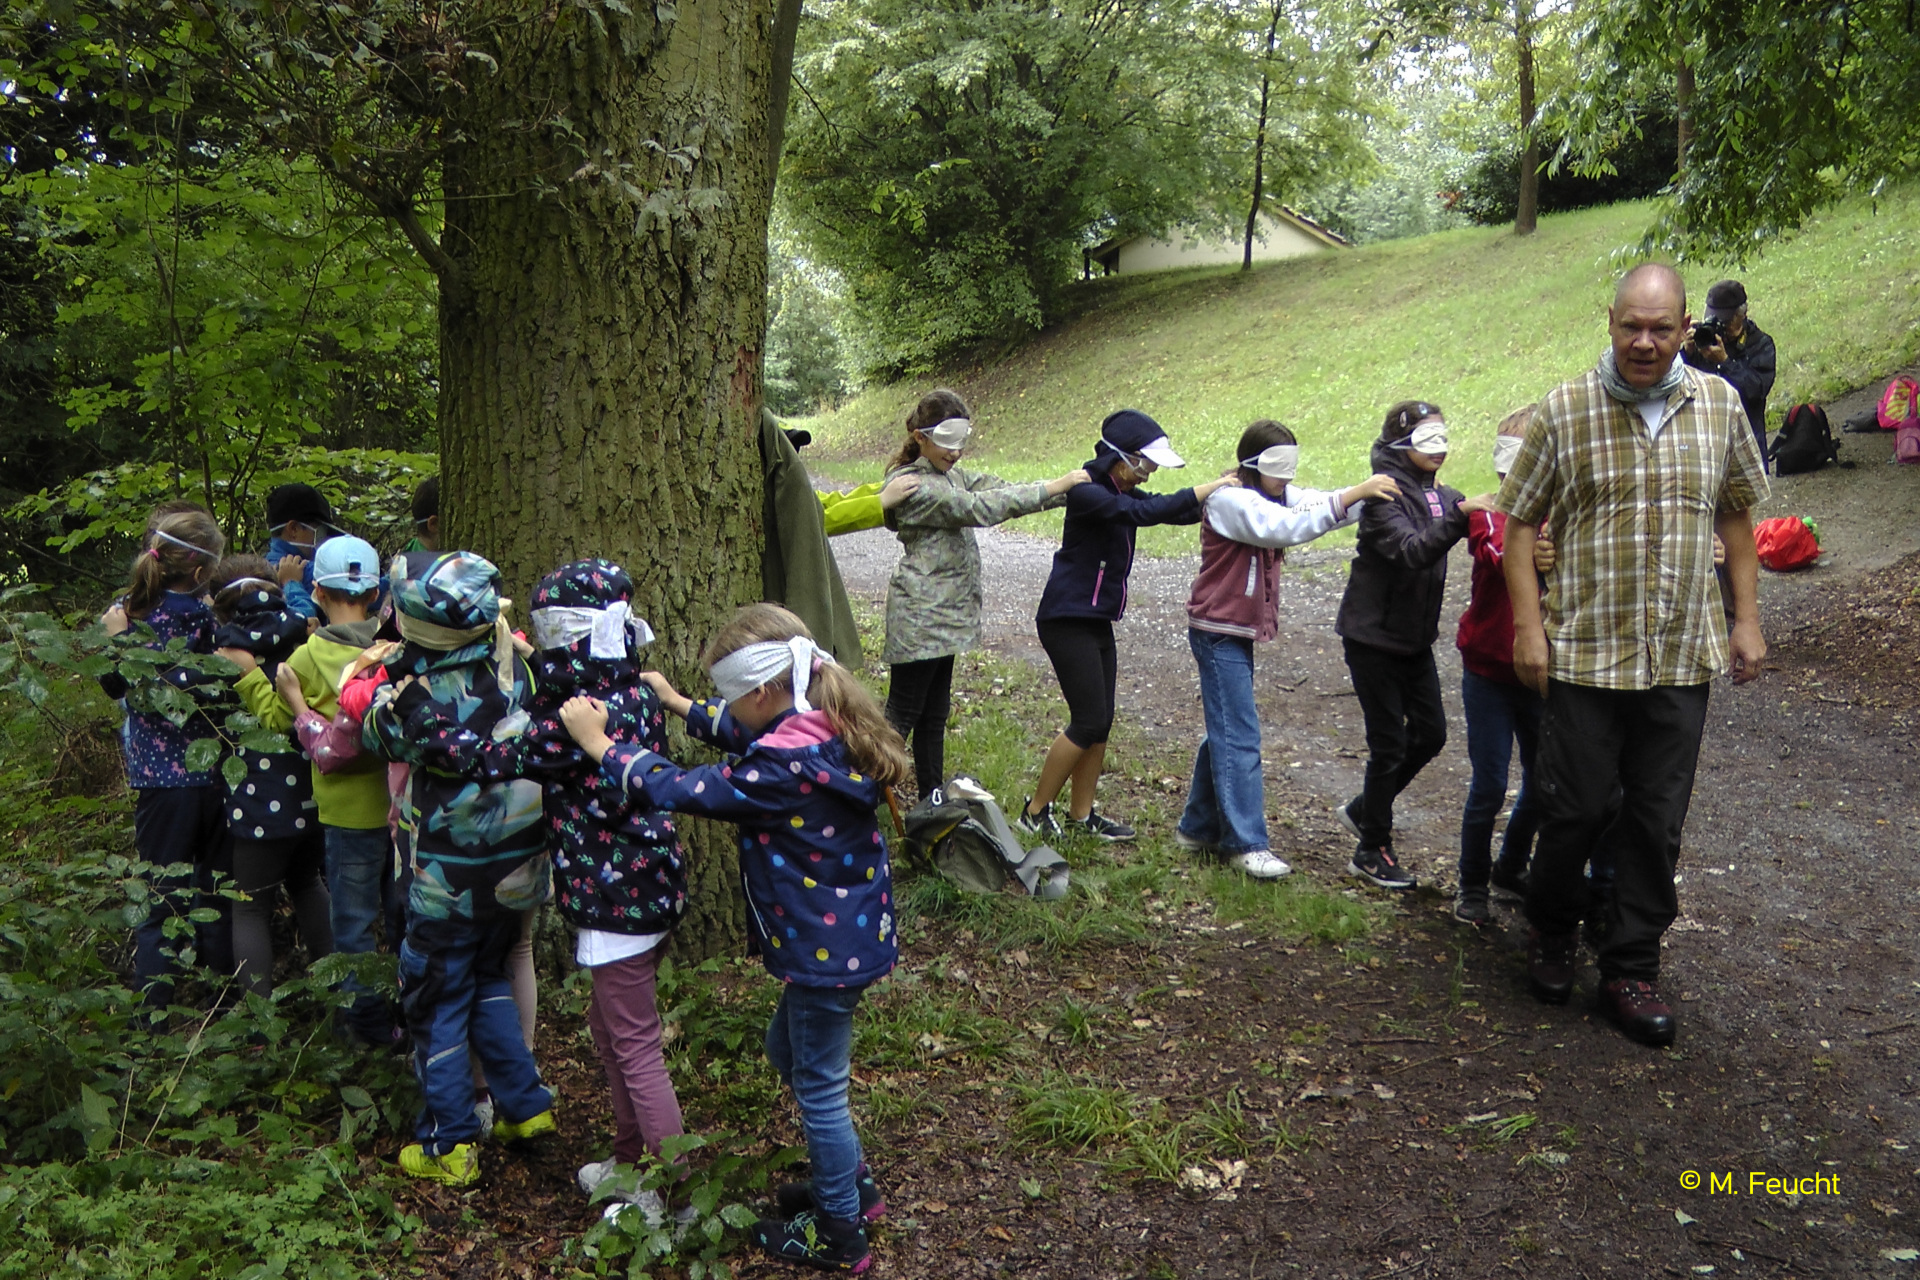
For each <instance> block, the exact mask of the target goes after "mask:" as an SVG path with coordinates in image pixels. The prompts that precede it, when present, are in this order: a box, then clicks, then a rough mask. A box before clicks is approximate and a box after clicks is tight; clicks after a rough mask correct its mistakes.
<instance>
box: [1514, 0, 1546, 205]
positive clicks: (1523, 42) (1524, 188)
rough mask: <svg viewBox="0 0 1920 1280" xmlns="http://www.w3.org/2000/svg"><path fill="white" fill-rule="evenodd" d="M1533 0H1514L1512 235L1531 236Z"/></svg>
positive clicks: (1536, 167) (1535, 193)
mask: <svg viewBox="0 0 1920 1280" xmlns="http://www.w3.org/2000/svg"><path fill="white" fill-rule="evenodd" d="M1531 3H1532V0H1514V4H1513V52H1514V57H1515V60H1516V61H1517V62H1518V64H1519V68H1520V77H1519V78H1520V202H1519V206H1518V208H1517V209H1516V210H1515V211H1514V215H1513V234H1515V235H1517V236H1530V235H1532V234H1533V233H1534V229H1535V228H1536V227H1538V226H1539V225H1540V139H1539V138H1538V137H1536V136H1535V135H1534V131H1533V121H1534V116H1535V114H1536V113H1537V104H1536V103H1535V101H1534V86H1533V18H1532V13H1531V10H1530V8H1529V6H1530V5H1531Z"/></svg>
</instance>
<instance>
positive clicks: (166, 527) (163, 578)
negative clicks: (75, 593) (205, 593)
mask: <svg viewBox="0 0 1920 1280" xmlns="http://www.w3.org/2000/svg"><path fill="white" fill-rule="evenodd" d="M147 529H148V534H147V548H146V550H144V551H142V552H141V553H140V554H139V555H138V556H136V557H134V561H133V568H132V570H131V572H130V573H129V575H128V583H127V598H126V608H127V616H128V617H129V618H145V617H146V616H147V615H148V614H150V613H152V612H153V607H154V606H155V605H157V604H159V603H160V596H161V594H162V593H164V592H165V591H167V590H168V589H169V588H171V587H176V586H193V587H198V586H200V585H201V584H202V583H204V582H205V581H206V577H207V574H208V572H209V571H210V570H211V569H212V568H213V565H214V562H215V561H216V560H218V559H219V558H220V553H221V552H222V551H225V550H226V547H227V539H226V537H225V536H224V535H223V534H222V533H221V532H220V526H219V524H218V523H217V522H216V521H215V520H214V518H213V517H212V516H210V515H208V514H207V513H206V511H205V510H204V509H202V508H200V507H193V508H190V509H188V510H185V511H174V512H171V513H169V514H166V515H157V516H156V517H155V518H152V519H150V520H149V522H148V524H147Z"/></svg>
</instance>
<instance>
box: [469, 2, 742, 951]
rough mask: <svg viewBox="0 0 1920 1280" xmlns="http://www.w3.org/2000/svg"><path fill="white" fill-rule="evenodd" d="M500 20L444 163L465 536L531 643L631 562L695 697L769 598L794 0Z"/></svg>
mask: <svg viewBox="0 0 1920 1280" xmlns="http://www.w3.org/2000/svg"><path fill="white" fill-rule="evenodd" d="M481 7H482V8H485V7H487V6H484V5H483V6H481ZM491 7H492V8H493V10H494V14H493V16H496V17H498V18H500V19H501V22H502V28H501V29H505V28H509V27H513V28H518V30H519V31H520V32H521V33H522V34H521V35H520V36H519V37H517V38H516V39H517V43H513V44H503V45H502V47H501V48H500V49H499V50H498V51H497V56H498V57H499V59H500V70H499V74H498V75H497V76H492V77H476V78H475V80H474V83H473V86H472V89H471V91H470V95H471V96H470V97H469V98H468V99H467V101H466V102H465V104H464V105H463V106H462V108H461V110H460V113H459V114H460V119H459V120H458V122H457V123H458V125H459V126H460V130H461V138H462V140H461V142H460V143H459V144H457V145H456V146H454V147H453V148H452V149H451V151H450V153H449V155H448V159H447V162H446V169H445V195H446V228H445V233H444V235H443V237H442V240H441V243H442V244H443V245H444V246H445V249H446V251H447V254H448V256H449V257H450V258H451V259H452V262H453V265H454V272H453V275H452V278H451V280H450V279H449V278H448V277H447V276H446V275H444V274H443V278H442V312H443V314H442V320H441V338H440V365H441V369H440V372H441V388H440V442H441V460H442V475H443V485H444V489H443V496H442V511H443V517H442V519H443V521H444V524H445V535H444V536H445V538H446V540H447V545H449V546H456V545H457V546H469V547H472V548H473V549H475V550H477V551H479V552H481V553H482V554H484V555H486V556H487V557H488V558H489V559H491V560H493V561H494V562H495V563H496V564H498V565H499V566H500V569H501V572H502V574H503V575H504V576H505V578H506V582H507V589H508V593H509V594H510V595H511V596H512V597H513V598H514V599H515V600H516V601H518V602H520V605H519V607H518V608H517V609H516V615H515V620H516V622H519V623H522V624H524V621H525V617H526V613H525V601H526V600H527V593H528V591H529V590H530V588H531V587H532V585H533V583H534V582H535V580H536V579H538V578H539V577H540V576H541V575H542V574H545V573H547V572H548V571H550V570H552V569H554V568H556V567H557V566H559V565H561V564H563V563H566V562H567V561H569V560H573V559H576V558H579V557H583V556H606V557H608V558H610V559H612V560H615V561H618V562H619V563H621V564H623V565H625V566H626V567H627V569H628V570H629V572H630V573H631V574H632V576H633V579H634V586H635V599H634V609H635V610H636V611H637V612H638V613H640V614H641V615H642V616H643V617H645V618H647V619H648V620H649V621H650V622H651V623H652V624H653V627H654V630H655V631H656V632H657V633H658V634H659V636H660V639H659V640H658V641H657V642H656V643H655V645H654V646H653V647H652V648H651V649H649V650H648V652H647V657H648V661H649V663H650V664H655V665H658V666H659V667H660V668H661V669H662V670H664V671H666V672H667V673H668V674H669V676H670V677H671V678H672V679H673V680H674V681H675V682H676V684H678V685H680V686H681V687H684V688H688V689H690V690H693V691H695V692H699V691H700V690H702V689H704V688H705V687H706V685H707V680H706V677H705V675H704V673H702V672H701V671H700V669H699V667H698V665H697V655H698V654H699V652H700V650H701V648H702V646H703V645H704V644H705V643H706V641H707V639H708V638H709V637H710V636H711V635H712V634H713V632H714V631H715V629H716V628H717V627H718V626H719V624H720V623H721V622H722V621H723V620H724V619H725V618H726V617H727V616H728V615H729V614H730V613H731V612H732V611H733V609H734V608H735V607H737V606H738V605H740V604H742V603H744V602H746V601H749V600H753V599H757V598H758V595H759V585H760V555H761V529H760V523H761V522H760V509H761V497H760V495H761V467H760V455H759V448H758V443H757V432H758V430H759V413H760V396H761V368H760V357H761V346H762V343H763V340H764V336H765V307H766V263H767V258H766V231H767V211H768V197H769V191H770V188H771V185H772V175H771V174H770V173H769V172H768V118H767V107H768V100H769V96H770V90H771V85H770V83H769V82H770V78H771V75H770V73H771V68H772V65H773V49H772V40H773V26H774V22H773V19H774V8H775V5H774V0H703V2H702V3H699V4H681V5H679V6H678V7H677V10H676V8H674V7H672V6H667V5H653V4H635V5H634V6H633V11H632V12H633V16H630V17H629V16H623V15H622V14H620V13H617V12H615V11H614V8H613V6H597V7H595V9H594V12H593V13H592V14H589V12H588V10H587V9H586V8H585V7H581V8H574V7H556V8H554V9H551V10H548V11H547V13H546V15H545V16H543V17H541V18H538V19H535V20H534V21H532V22H528V21H527V10H526V8H525V7H524V6H523V3H522V0H493V4H492V6H491ZM676 14H677V16H676ZM656 15H665V18H664V20H663V19H660V18H658V17H656ZM600 24H604V25H600ZM477 26H478V24H476V27H477ZM676 749H680V744H677V748H676ZM679 825H680V829H681V832H682V838H683V843H684V844H685V845H686V847H687V851H688V853H689V855H690V859H691V884H690V897H691V905H690V909H689V912H688V915H687V918H686V922H685V923H684V924H683V925H682V926H681V927H680V929H679V930H678V932H677V935H676V936H677V938H678V939H679V944H680V946H681V948H682V949H683V951H688V952H691V953H692V954H695V955H700V956H706V955H714V954H719V953H723V952H725V951H727V950H729V949H731V948H733V947H734V946H736V945H737V944H738V942H739V939H740V937H741V933H742V928H743V925H744V915H743V905H742V902H741V897H740V891H739V880H738V876H737V874H736V868H737V861H736V857H735V854H734V849H733V838H732V832H731V829H730V828H721V827H719V826H717V825H715V824H711V823H706V822H700V821H694V820H688V821H684V822H682V823H680V824H679Z"/></svg>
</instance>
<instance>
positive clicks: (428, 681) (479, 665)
mask: <svg viewBox="0 0 1920 1280" xmlns="http://www.w3.org/2000/svg"><path fill="white" fill-rule="evenodd" d="M391 572H392V580H393V600H394V606H395V615H396V618H397V619H398V622H399V626H400V635H401V637H402V639H403V640H404V641H405V642H406V647H405V648H403V649H402V650H401V651H400V652H399V653H398V654H396V655H394V656H392V657H389V658H388V659H387V660H386V662H385V663H384V664H383V665H384V666H385V668H386V681H385V682H383V683H382V684H381V685H380V686H379V687H378V688H377V689H376V690H375V692H374V695H373V705H372V706H371V707H370V708H369V709H368V711H367V714H366V720H365V723H364V727H363V729H362V733H361V740H362V744H363V745H364V746H365V747H366V748H367V750H369V751H371V752H373V753H375V754H377V755H381V756H384V757H385V758H387V759H389V760H403V761H405V762H407V763H408V764H411V765H413V766H414V767H413V770H412V772H411V774H410V776H409V778H408V781H407V798H406V808H407V812H408V815H409V817H410V819H411V825H412V827H413V830H414V842H413V851H412V861H413V888H412V889H411V890H410V891H409V893H408V897H407V908H408V910H407V936H406V940H405V941H404V942H402V943H401V944H400V1005H401V1008H402V1010H403V1011H404V1012H405V1014H406V1019H407V1030H408V1031H409V1032H411V1033H412V1036H413V1058H414V1073H415V1074H416V1075H417V1076H418V1077H419V1079H420V1092H421V1106H420V1114H419V1117H418V1119H417V1120H416V1122H415V1125H414V1133H415V1136H416V1137H418V1138H419V1141H418V1142H416V1143H414V1144H412V1145H410V1146H407V1147H404V1148H402V1149H401V1152H400V1168H401V1170H402V1171H403V1172H405V1173H407V1174H409V1175H411V1176H413V1177H416V1178H428V1179H432V1180H434V1181H438V1182H447V1183H452V1184H454V1185H456V1186H465V1185H468V1184H470V1183H473V1182H477V1181H479V1178H480V1156H479V1146H478V1140H479V1137H480V1131H481V1128H482V1124H481V1121H480V1117H479V1115H478V1113H477V1112H476V1110H475V1107H474V1104H475V1102H476V1101H477V1100H478V1099H477V1095H476V1092H475V1089H474V1083H473V1071H472V1067H471V1062H470V1059H469V1055H470V1054H478V1055H479V1058H480V1064H481V1066H482V1067H483V1068H485V1070H486V1080H487V1084H488V1085H489V1086H490V1087H491V1088H492V1090H493V1102H494V1105H495V1107H496V1108H497V1110H496V1117H498V1118H496V1120H495V1122H494V1124H493V1136H494V1137H495V1138H497V1139H499V1140H500V1141H502V1142H517V1141H521V1140H524V1139H528V1138H533V1137H537V1136H539V1135H541V1134H545V1133H552V1132H553V1131H554V1129H555V1128H556V1125H555V1123H554V1118H553V1094H552V1092H551V1091H550V1090H549V1089H548V1088H547V1087H546V1085H545V1084H543V1083H542V1082H541V1080H540V1071H539V1068H538V1067H536V1066H535V1065H534V1061H533V1050H532V1048H531V1047H530V1046H529V1045H528V1044H527V1041H526V1037H525V1036H524V1035H523V1034H522V1033H521V1030H520V1015H519V1013H518V1012H517V1011H516V1009H515V1007H514V1003H513V989H512V984H511V982H510V981H509V979H508V976H507V954H508V952H509V951H510V950H511V949H512V947H513V944H514V941H515V939H516V938H518V937H519V935H520V915H519V913H520V912H523V911H527V910H531V909H532V908H534V907H537V906H539V905H540V904H541V903H542V902H545V901H546V899H547V894H548V891H549V886H550V877H549V875H548V870H547V850H546V830H545V824H544V823H543V822H542V821H541V794H540V784H538V783H537V782H532V781H528V780H526V779H514V780H512V781H506V782H495V783H479V782H472V781H468V780H467V779H466V778H464V777H459V776H454V775H449V774H447V773H444V772H442V771H440V770H438V769H436V768H434V767H432V766H431V765H429V764H427V763H426V762H425V758H424V757H425V744H424V742H423V740H422V738H421V737H420V735H419V734H418V733H417V732H416V730H415V728H414V726H415V725H416V724H418V723H421V722H423V721H425V720H429V719H431V720H434V721H441V720H446V721H452V722H454V723H456V724H459V725H460V726H462V727H464V728H466V729H469V730H471V731H473V732H474V733H477V734H481V735H483V736H486V737H490V738H493V737H497V738H499V739H501V740H502V741H504V740H506V739H508V738H511V737H513V736H515V735H516V734H520V733H524V732H525V731H526V729H527V726H528V724H529V717H528V715H527V710H526V703H527V700H528V697H529V696H530V694H531V692H532V684H533V673H532V671H531V670H530V669H529V668H528V666H527V664H526V662H525V661H524V658H523V656H522V654H521V652H520V646H519V643H518V642H517V641H516V638H515V637H514V635H513V633H512V630H511V628H510V627H509V626H508V624H507V620H506V613H505V609H506V605H507V603H508V602H507V601H504V600H502V599H501V598H500V571H499V570H498V569H496V568H494V566H493V565H492V563H490V562H489V561H487V560H485V559H483V558H482V557H480V556H477V555H475V554H474V553H472V552H470V551H450V552H446V553H444V554H435V553H434V552H431V551H413V552H408V553H407V554H405V555H402V556H399V557H396V558H395V559H394V561H393V566H392V571H391ZM383 830H384V829H383Z"/></svg>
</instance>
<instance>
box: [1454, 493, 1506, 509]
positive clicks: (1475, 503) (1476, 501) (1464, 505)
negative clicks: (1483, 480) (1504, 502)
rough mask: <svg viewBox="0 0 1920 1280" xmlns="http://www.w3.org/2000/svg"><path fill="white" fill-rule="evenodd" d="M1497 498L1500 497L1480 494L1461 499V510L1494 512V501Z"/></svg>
mask: <svg viewBox="0 0 1920 1280" xmlns="http://www.w3.org/2000/svg"><path fill="white" fill-rule="evenodd" d="M1497 496H1498V495H1496V494H1491V493H1480V494H1475V495H1474V496H1473V497H1471V498H1462V499H1460V509H1461V510H1462V511H1466V512H1474V511H1492V510H1493V509H1494V508H1493V501H1494V498H1495V497H1497Z"/></svg>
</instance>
